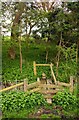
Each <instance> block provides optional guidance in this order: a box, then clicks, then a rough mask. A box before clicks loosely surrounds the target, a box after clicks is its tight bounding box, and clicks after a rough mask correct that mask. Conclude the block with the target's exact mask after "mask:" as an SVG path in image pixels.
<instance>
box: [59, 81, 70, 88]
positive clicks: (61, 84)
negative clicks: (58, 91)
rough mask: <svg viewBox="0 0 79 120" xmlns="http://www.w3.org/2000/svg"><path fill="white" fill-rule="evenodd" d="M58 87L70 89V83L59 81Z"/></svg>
mask: <svg viewBox="0 0 79 120" xmlns="http://www.w3.org/2000/svg"><path fill="white" fill-rule="evenodd" d="M57 85H60V86H65V87H70V84H69V83H64V82H59V81H57Z"/></svg>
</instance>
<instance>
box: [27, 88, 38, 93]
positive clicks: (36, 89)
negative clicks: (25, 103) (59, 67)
mask: <svg viewBox="0 0 79 120" xmlns="http://www.w3.org/2000/svg"><path fill="white" fill-rule="evenodd" d="M39 90H40V88H35V89H32V90H30V91H28V92H29V93H33V92H39Z"/></svg>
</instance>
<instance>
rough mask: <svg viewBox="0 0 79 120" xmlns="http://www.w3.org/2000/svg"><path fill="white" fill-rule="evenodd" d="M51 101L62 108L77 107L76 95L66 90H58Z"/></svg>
mask: <svg viewBox="0 0 79 120" xmlns="http://www.w3.org/2000/svg"><path fill="white" fill-rule="evenodd" d="M53 103H54V104H55V105H59V106H62V107H63V109H64V110H73V109H77V97H76V96H75V95H72V94H71V93H69V92H67V91H64V92H58V93H57V94H56V95H54V96H53Z"/></svg>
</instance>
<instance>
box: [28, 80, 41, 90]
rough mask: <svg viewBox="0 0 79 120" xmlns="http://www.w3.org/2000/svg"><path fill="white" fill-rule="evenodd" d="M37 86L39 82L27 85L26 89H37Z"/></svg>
mask: <svg viewBox="0 0 79 120" xmlns="http://www.w3.org/2000/svg"><path fill="white" fill-rule="evenodd" d="M39 84H40V81H37V82H34V83H31V84H29V85H28V86H27V89H31V88H34V87H38V85H39Z"/></svg>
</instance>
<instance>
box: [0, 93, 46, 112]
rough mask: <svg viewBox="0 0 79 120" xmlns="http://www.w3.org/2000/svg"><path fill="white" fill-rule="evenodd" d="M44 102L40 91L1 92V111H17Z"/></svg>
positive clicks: (40, 104)
mask: <svg viewBox="0 0 79 120" xmlns="http://www.w3.org/2000/svg"><path fill="white" fill-rule="evenodd" d="M45 103H46V101H45V99H44V98H43V96H42V95H41V94H40V93H28V94H26V93H25V92H15V91H12V92H10V93H8V94H6V93H3V94H2V111H3V112H4V111H5V110H8V111H19V110H21V109H22V108H26V109H28V108H34V107H35V106H42V105H44V104H45Z"/></svg>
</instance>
